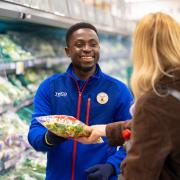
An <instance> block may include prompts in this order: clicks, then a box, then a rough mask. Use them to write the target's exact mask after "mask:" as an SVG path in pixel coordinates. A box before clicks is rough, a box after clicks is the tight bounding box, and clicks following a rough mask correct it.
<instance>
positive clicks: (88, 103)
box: [86, 98, 91, 125]
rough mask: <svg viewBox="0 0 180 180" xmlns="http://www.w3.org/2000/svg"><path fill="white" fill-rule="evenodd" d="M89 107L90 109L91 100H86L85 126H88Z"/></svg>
mask: <svg viewBox="0 0 180 180" xmlns="http://www.w3.org/2000/svg"><path fill="white" fill-rule="evenodd" d="M90 107H91V98H88V102H87V109H86V124H87V125H89V114H90Z"/></svg>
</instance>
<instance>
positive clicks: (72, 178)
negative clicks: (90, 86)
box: [69, 74, 88, 180]
mask: <svg viewBox="0 0 180 180" xmlns="http://www.w3.org/2000/svg"><path fill="white" fill-rule="evenodd" d="M69 76H70V77H71V78H72V79H73V80H74V81H75V83H76V87H77V89H78V104H77V114H76V118H77V119H78V120H79V119H80V114H81V101H82V94H83V91H84V90H85V87H86V85H87V83H88V80H87V81H86V83H85V84H84V86H83V88H82V90H81V91H80V88H79V85H78V82H77V80H76V79H75V78H74V77H73V76H71V75H70V74H69ZM76 150H77V142H76V141H74V144H73V157H72V176H71V180H74V178H75V165H76Z"/></svg>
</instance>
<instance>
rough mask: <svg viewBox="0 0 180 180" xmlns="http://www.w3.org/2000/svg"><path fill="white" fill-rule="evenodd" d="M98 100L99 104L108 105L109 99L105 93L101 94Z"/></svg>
mask: <svg viewBox="0 0 180 180" xmlns="http://www.w3.org/2000/svg"><path fill="white" fill-rule="evenodd" d="M96 99H97V102H98V103H99V104H106V103H107V102H108V99H109V97H108V95H107V94H106V93H105V92H100V93H99V94H98V95H97V97H96Z"/></svg>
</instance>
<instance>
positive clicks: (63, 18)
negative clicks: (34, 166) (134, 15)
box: [0, 1, 131, 35]
mask: <svg viewBox="0 0 180 180" xmlns="http://www.w3.org/2000/svg"><path fill="white" fill-rule="evenodd" d="M0 17H1V19H5V20H11V21H22V22H30V23H36V24H42V25H47V26H54V27H60V28H68V27H69V26H71V25H72V24H74V23H77V22H79V21H83V19H81V18H78V17H72V16H67V15H64V14H58V15H57V14H55V13H51V12H46V11H43V10H39V9H34V8H31V7H26V6H23V5H19V4H15V3H11V2H6V1H0ZM119 21H120V20H119ZM127 23H128V22H127V21H126V24H127ZM93 24H94V25H95V26H96V27H97V29H98V30H99V31H100V32H102V33H106V34H124V35H129V34H130V33H131V32H130V31H128V30H127V29H122V27H114V26H113V25H112V26H108V25H101V24H98V23H93Z"/></svg>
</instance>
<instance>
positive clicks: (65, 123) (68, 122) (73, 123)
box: [36, 115, 103, 143]
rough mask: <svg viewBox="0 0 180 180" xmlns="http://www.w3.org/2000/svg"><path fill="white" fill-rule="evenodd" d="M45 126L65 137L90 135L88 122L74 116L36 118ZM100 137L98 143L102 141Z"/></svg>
mask: <svg viewBox="0 0 180 180" xmlns="http://www.w3.org/2000/svg"><path fill="white" fill-rule="evenodd" d="M36 119H37V120H38V122H40V123H41V124H42V125H43V126H44V127H46V128H47V129H48V130H49V131H51V132H53V133H54V134H56V135H58V136H60V137H64V138H77V137H83V136H85V137H88V136H89V135H90V133H89V132H88V131H87V130H86V128H85V127H86V126H87V125H86V124H84V123H83V122H81V121H79V120H78V119H76V118H75V117H73V116H67V115H49V116H40V117H37V118H36ZM102 142H103V140H102V138H99V139H98V141H97V143H102Z"/></svg>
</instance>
